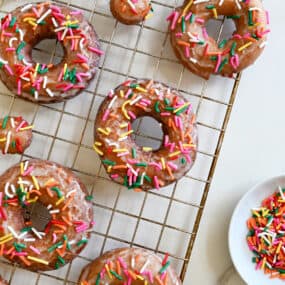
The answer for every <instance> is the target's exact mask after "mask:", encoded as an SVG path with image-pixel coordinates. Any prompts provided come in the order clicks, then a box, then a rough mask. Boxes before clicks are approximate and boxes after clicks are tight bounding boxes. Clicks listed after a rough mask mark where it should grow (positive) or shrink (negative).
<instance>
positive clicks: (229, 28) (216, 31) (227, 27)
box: [206, 16, 236, 44]
mask: <svg viewBox="0 0 285 285" xmlns="http://www.w3.org/2000/svg"><path fill="white" fill-rule="evenodd" d="M223 17H224V16H221V17H219V19H220V20H215V19H210V20H209V21H208V22H207V23H206V30H207V33H208V35H209V36H210V37H211V38H213V39H215V40H218V44H219V43H221V42H222V41H223V40H229V39H230V38H231V37H232V36H233V33H234V32H235V31H236V24H235V22H234V21H233V20H232V19H227V18H226V19H225V20H224V23H223V22H222V19H223Z"/></svg>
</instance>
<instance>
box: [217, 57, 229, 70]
mask: <svg viewBox="0 0 285 285" xmlns="http://www.w3.org/2000/svg"><path fill="white" fill-rule="evenodd" d="M227 63H228V59H227V58H225V59H224V60H223V61H222V63H221V64H220V66H219V69H218V72H221V71H222V70H223V68H224V66H225V65H226V64H227Z"/></svg>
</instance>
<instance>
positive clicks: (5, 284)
mask: <svg viewBox="0 0 285 285" xmlns="http://www.w3.org/2000/svg"><path fill="white" fill-rule="evenodd" d="M0 285H8V282H7V281H6V280H5V279H3V278H2V276H0Z"/></svg>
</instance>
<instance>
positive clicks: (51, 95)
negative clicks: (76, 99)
mask: <svg viewBox="0 0 285 285" xmlns="http://www.w3.org/2000/svg"><path fill="white" fill-rule="evenodd" d="M46 92H47V94H48V95H49V96H50V97H54V94H53V92H52V91H51V90H50V89H49V88H47V89H46Z"/></svg>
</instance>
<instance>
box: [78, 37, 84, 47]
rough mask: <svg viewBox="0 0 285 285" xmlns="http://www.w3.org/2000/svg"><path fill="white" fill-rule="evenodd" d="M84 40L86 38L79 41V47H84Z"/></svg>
mask: <svg viewBox="0 0 285 285" xmlns="http://www.w3.org/2000/svg"><path fill="white" fill-rule="evenodd" d="M84 41H85V39H84V38H83V39H81V40H80V41H79V47H80V49H81V50H82V49H83V45H84Z"/></svg>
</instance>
